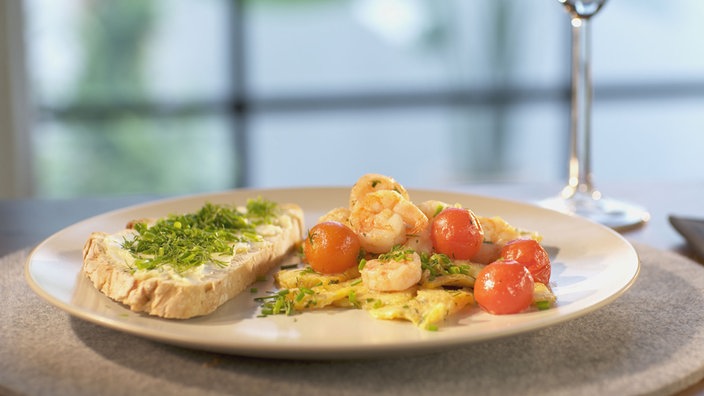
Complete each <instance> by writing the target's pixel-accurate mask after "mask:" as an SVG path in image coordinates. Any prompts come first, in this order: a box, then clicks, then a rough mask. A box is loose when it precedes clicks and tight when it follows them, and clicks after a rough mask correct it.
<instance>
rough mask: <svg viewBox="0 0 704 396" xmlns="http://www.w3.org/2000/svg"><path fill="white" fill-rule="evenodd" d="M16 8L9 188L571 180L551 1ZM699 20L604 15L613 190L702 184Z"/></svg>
mask: <svg viewBox="0 0 704 396" xmlns="http://www.w3.org/2000/svg"><path fill="white" fill-rule="evenodd" d="M0 4H1V5H0V197H48V198H62V197H73V196H101V195H122V194H152V193H154V194H165V195H168V194H185V193H195V192H207V191H217V190H223V189H229V188H236V187H289V186H304V185H305V186H320V185H344V186H347V185H350V184H352V183H353V182H354V181H355V180H356V179H357V178H358V177H359V176H360V175H361V174H363V173H365V172H378V173H386V174H389V175H392V176H394V177H395V178H396V179H397V180H399V181H400V182H401V183H403V184H405V185H407V186H408V187H423V188H435V187H448V186H449V187H451V186H467V185H471V184H473V183H493V182H525V183H552V182H557V183H561V182H562V181H563V179H564V178H565V177H566V173H567V162H566V161H567V155H568V139H569V70H570V69H569V68H570V36H569V34H570V25H569V18H568V16H567V14H566V13H565V11H564V10H563V8H562V6H561V5H560V4H559V3H558V2H557V1H556V0H443V1H437V0H120V1H111V0H59V1H57V0H0ZM703 15H704V2H702V1H701V0H673V1H661V0H610V1H609V2H608V3H607V4H606V6H605V7H604V9H603V10H602V12H601V13H600V14H599V15H597V16H596V17H595V18H594V19H593V20H592V24H591V27H592V33H593V35H592V38H593V42H592V43H593V78H594V84H595V92H594V94H595V97H594V108H593V150H594V156H593V165H594V172H595V177H596V181H597V185H598V183H599V182H616V183H617V182H620V181H636V182H649V181H678V182H679V181H685V182H688V181H693V182H701V181H702V179H704V161H703V160H702V157H703V155H702V153H703V152H704V46H703V45H702V44H701V37H704V24H702V23H701V17H702V16H703Z"/></svg>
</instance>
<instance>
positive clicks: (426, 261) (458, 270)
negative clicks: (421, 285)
mask: <svg viewBox="0 0 704 396" xmlns="http://www.w3.org/2000/svg"><path fill="white" fill-rule="evenodd" d="M420 262H421V268H423V270H424V271H425V270H427V271H428V272H430V279H431V280H432V279H435V278H436V277H438V276H442V275H452V274H463V275H469V271H470V269H471V267H470V266H469V265H467V264H456V263H454V262H453V261H452V259H450V257H449V256H448V255H446V254H440V253H434V254H433V255H430V256H429V255H427V254H422V255H421V257H420Z"/></svg>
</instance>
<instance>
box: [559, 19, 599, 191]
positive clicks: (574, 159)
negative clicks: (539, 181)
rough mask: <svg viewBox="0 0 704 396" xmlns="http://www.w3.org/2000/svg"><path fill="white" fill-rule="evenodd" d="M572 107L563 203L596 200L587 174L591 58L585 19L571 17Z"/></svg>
mask: <svg viewBox="0 0 704 396" xmlns="http://www.w3.org/2000/svg"><path fill="white" fill-rule="evenodd" d="M571 22H572V98H571V100H572V103H571V106H572V108H571V114H570V130H571V133H570V160H569V180H568V185H567V186H566V187H565V188H564V190H563V191H562V196H563V197H564V198H566V199H569V198H572V197H574V196H575V195H577V194H579V195H586V196H590V197H591V198H593V199H598V198H599V197H600V194H599V192H598V191H596V189H595V188H594V185H593V183H592V170H591V100H592V81H591V65H590V61H591V58H590V56H591V54H590V36H589V19H588V18H582V17H578V16H573V17H572V20H571Z"/></svg>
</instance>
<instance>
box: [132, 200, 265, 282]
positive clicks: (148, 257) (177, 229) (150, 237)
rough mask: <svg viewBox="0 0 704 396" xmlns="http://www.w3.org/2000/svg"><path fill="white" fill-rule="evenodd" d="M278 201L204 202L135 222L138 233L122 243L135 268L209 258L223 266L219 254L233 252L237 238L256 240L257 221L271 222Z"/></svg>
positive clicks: (182, 265) (189, 264)
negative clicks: (153, 219)
mask: <svg viewBox="0 0 704 396" xmlns="http://www.w3.org/2000/svg"><path fill="white" fill-rule="evenodd" d="M276 211H277V205H276V203H274V202H271V201H266V200H264V199H262V198H258V199H256V200H255V199H250V200H248V201H247V209H246V210H244V211H243V210H239V209H238V208H237V207H235V206H230V205H216V204H212V203H206V204H205V205H203V207H202V208H201V209H200V210H198V211H197V212H194V213H187V214H181V215H169V216H168V217H166V218H163V219H160V220H158V221H157V222H156V223H155V224H154V225H152V226H149V225H147V224H145V223H137V224H135V226H134V229H135V231H137V235H136V237H135V238H134V239H132V240H125V241H124V242H123V243H122V247H123V248H124V249H126V250H128V251H129V252H130V253H131V254H132V255H133V256H134V257H135V263H134V266H135V268H134V269H138V270H151V269H155V268H157V267H160V266H162V265H169V266H170V267H172V268H173V269H174V270H175V271H176V272H178V273H182V272H183V271H186V270H188V269H190V268H194V267H198V266H200V265H203V264H205V263H208V262H212V263H214V264H217V265H222V266H225V265H227V264H228V263H227V262H225V261H223V260H220V259H218V258H217V256H218V255H222V256H228V255H232V254H233V245H234V244H235V243H237V242H256V241H260V240H262V237H261V236H259V235H257V233H256V229H255V227H256V225H258V224H264V223H270V222H271V221H272V219H273V218H274V216H276Z"/></svg>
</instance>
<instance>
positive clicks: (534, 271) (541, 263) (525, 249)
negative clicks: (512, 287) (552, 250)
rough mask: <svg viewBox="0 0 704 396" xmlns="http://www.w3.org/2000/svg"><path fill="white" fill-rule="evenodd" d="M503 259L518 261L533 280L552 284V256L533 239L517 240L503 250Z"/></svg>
mask: <svg viewBox="0 0 704 396" xmlns="http://www.w3.org/2000/svg"><path fill="white" fill-rule="evenodd" d="M501 257H502V258H504V259H506V260H516V261H518V262H519V263H521V264H523V265H524V266H525V267H526V268H528V271H530V274H531V275H533V280H535V281H536V282H540V283H544V284H546V285H547V284H548V282H550V272H551V271H552V266H551V265H550V255H549V254H548V252H546V251H545V249H544V248H543V247H542V246H540V243H538V241H535V240H533V239H515V240H513V241H511V242H509V243H507V244H506V245H504V247H503V248H502V249H501Z"/></svg>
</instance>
